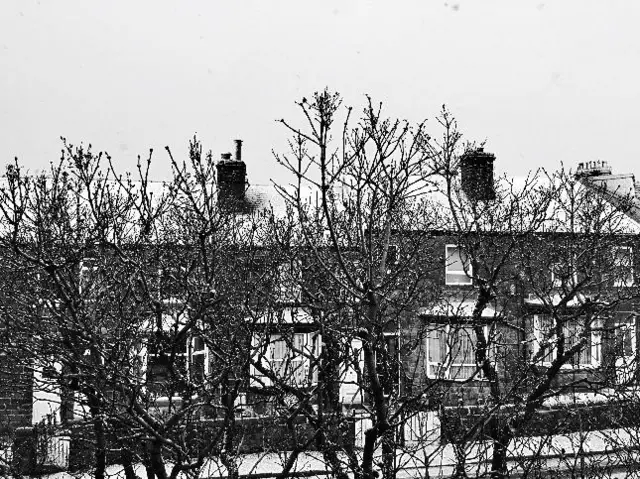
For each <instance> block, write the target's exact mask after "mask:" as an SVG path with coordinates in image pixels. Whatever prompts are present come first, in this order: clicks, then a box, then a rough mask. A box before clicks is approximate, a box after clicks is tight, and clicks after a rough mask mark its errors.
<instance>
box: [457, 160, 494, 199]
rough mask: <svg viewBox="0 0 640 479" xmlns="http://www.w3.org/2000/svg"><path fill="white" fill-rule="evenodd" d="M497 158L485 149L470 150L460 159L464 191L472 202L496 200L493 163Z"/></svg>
mask: <svg viewBox="0 0 640 479" xmlns="http://www.w3.org/2000/svg"><path fill="white" fill-rule="evenodd" d="M495 159H496V157H495V155H493V154H492V153H486V152H485V151H484V148H477V149H475V150H468V151H466V152H465V153H464V154H463V155H462V156H461V157H460V173H461V176H462V191H464V193H465V194H466V195H467V198H469V199H470V200H472V201H490V200H494V199H495V198H496V191H495V187H494V184H493V162H494V161H495Z"/></svg>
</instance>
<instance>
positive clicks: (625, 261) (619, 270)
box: [612, 246, 634, 287]
mask: <svg viewBox="0 0 640 479" xmlns="http://www.w3.org/2000/svg"><path fill="white" fill-rule="evenodd" d="M612 274H613V285H614V286H616V287H628V286H633V284H634V278H633V250H632V249H631V247H630V246H617V247H615V248H614V249H613V268H612Z"/></svg>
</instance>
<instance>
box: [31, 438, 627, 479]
mask: <svg viewBox="0 0 640 479" xmlns="http://www.w3.org/2000/svg"><path fill="white" fill-rule="evenodd" d="M631 434H637V431H626V430H623V429H611V430H602V431H591V432H584V433H573V434H567V435H558V436H553V437H527V438H518V439H516V440H515V441H512V444H511V447H510V448H509V457H510V460H509V468H510V469H512V470H514V471H515V470H516V469H518V468H519V464H521V461H522V460H523V459H527V460H530V459H531V458H534V457H535V458H539V460H540V466H541V467H542V468H543V469H551V468H553V469H565V470H567V469H570V468H571V467H572V464H574V465H575V464H577V463H578V462H580V461H582V462H584V461H585V460H586V463H587V464H601V463H603V461H604V462H607V463H608V464H609V465H611V466H615V461H617V460H618V459H619V458H618V457H616V456H615V455H610V452H611V451H612V449H614V448H615V447H620V445H622V444H630V443H636V441H632V440H631ZM581 451H582V452H581ZM490 452H491V448H490V444H488V443H474V444H473V445H470V446H469V447H467V448H466V450H465V456H466V458H467V464H468V470H469V471H470V472H471V471H481V470H483V469H485V468H486V465H487V464H486V462H484V461H486V460H487V458H488V457H490V456H488V454H490ZM584 453H586V455H585V454H584ZM289 454H290V453H289V452H281V453H269V454H246V455H243V456H242V458H241V461H242V462H241V465H240V474H241V475H245V474H265V473H273V474H274V476H275V475H276V474H278V473H279V472H280V471H282V468H283V466H284V464H285V462H286V460H287V458H288V455H289ZM379 454H380V451H378V455H379ZM455 458H456V454H455V450H454V447H453V446H452V445H450V444H449V445H446V446H441V447H435V446H434V445H430V446H427V447H418V448H416V450H415V451H412V454H411V455H409V454H407V453H399V454H398V456H397V458H396V464H398V465H400V466H401V467H402V468H403V469H404V471H403V473H401V474H399V477H403V476H406V477H415V476H422V475H423V473H422V474H421V473H419V472H418V471H424V469H425V465H426V464H429V469H430V475H432V476H447V475H449V474H451V473H452V472H453V466H454V465H455V463H456V461H455ZM585 458H586V459H585ZM635 459H638V460H640V456H639V457H636V458H635ZM325 470H326V466H325V463H324V461H323V460H322V456H321V454H320V453H318V452H307V453H304V454H300V456H299V457H298V460H297V462H296V465H295V467H294V469H293V471H318V477H323V476H324V474H322V472H320V471H325ZM135 472H136V474H137V475H138V477H139V478H140V479H147V475H146V471H145V469H144V467H142V465H140V464H138V465H136V466H135ZM416 473H418V474H416ZM107 475H108V477H109V478H110V479H124V478H125V475H124V471H123V469H122V466H109V468H108V470H107ZM225 476H226V469H225V468H224V466H223V465H222V464H221V463H220V462H219V461H216V460H215V459H211V460H209V461H207V462H206V463H205V466H204V467H203V468H202V470H201V471H200V475H199V477H200V478H201V479H204V478H221V477H225ZM40 477H45V478H46V479H90V478H91V477H93V476H92V474H91V473H90V472H87V473H82V474H71V473H68V472H60V473H56V474H49V475H46V476H40ZM180 477H186V476H184V475H182V476H180Z"/></svg>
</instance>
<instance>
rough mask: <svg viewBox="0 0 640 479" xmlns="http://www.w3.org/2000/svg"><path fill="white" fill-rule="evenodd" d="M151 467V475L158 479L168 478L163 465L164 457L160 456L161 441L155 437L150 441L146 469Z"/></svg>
mask: <svg viewBox="0 0 640 479" xmlns="http://www.w3.org/2000/svg"><path fill="white" fill-rule="evenodd" d="M149 469H151V471H152V473H153V475H154V476H155V477H157V478H158V479H168V476H167V470H166V469H165V466H164V459H163V457H162V443H161V442H160V441H158V440H157V439H154V440H152V441H151V447H150V451H149V467H148V468H147V471H148V470H149Z"/></svg>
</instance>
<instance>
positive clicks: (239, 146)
mask: <svg viewBox="0 0 640 479" xmlns="http://www.w3.org/2000/svg"><path fill="white" fill-rule="evenodd" d="M234 142H235V144H236V161H242V140H234Z"/></svg>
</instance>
